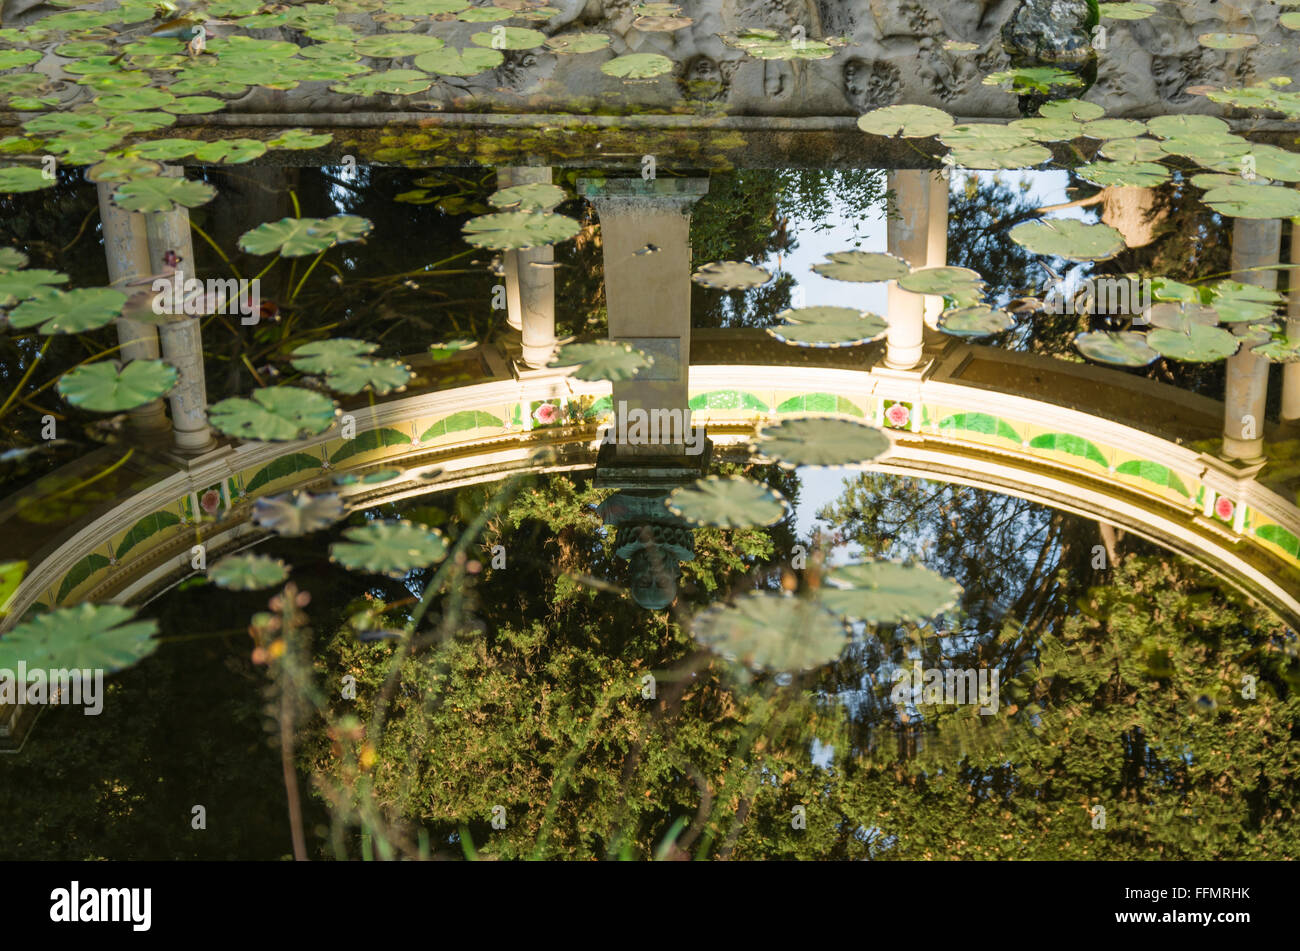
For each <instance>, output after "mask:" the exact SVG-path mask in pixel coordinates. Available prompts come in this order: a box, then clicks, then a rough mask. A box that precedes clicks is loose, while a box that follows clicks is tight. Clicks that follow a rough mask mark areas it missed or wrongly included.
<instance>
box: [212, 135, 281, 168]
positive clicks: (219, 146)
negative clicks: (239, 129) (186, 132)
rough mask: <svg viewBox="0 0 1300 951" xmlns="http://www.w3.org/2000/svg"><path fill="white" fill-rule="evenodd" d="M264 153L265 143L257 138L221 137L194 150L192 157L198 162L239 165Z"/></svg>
mask: <svg viewBox="0 0 1300 951" xmlns="http://www.w3.org/2000/svg"><path fill="white" fill-rule="evenodd" d="M265 154H266V143H265V142H261V141H258V140H257V139H221V140H220V141H217V142H209V143H207V144H206V145H201V146H199V147H198V148H197V149H195V150H194V157H195V158H196V159H198V160H199V161H200V162H214V163H216V164H219V165H240V164H242V163H244V162H251V161H252V160H253V159H255V158H260V157H261V156H263V155H265Z"/></svg>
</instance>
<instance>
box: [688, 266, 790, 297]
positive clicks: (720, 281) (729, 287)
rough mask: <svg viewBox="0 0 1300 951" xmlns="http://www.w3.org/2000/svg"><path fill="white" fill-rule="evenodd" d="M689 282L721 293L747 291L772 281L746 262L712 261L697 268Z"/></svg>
mask: <svg viewBox="0 0 1300 951" xmlns="http://www.w3.org/2000/svg"><path fill="white" fill-rule="evenodd" d="M691 280H693V281H694V282H695V283H696V284H699V285H700V286H701V287H712V288H714V289H716V290H722V291H739V290H747V289H748V288H751V287H760V286H762V285H763V284H766V283H767V282H768V281H770V280H772V275H771V274H769V273H768V272H767V271H766V270H764V269H763V268H761V267H759V266H758V265H757V264H750V263H748V262H746V261H713V262H710V263H709V264H705V265H702V266H701V267H699V268H698V269H697V270H696V271H695V273H694V274H692V275H691Z"/></svg>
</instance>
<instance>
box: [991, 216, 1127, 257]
mask: <svg viewBox="0 0 1300 951" xmlns="http://www.w3.org/2000/svg"><path fill="white" fill-rule="evenodd" d="M1009 234H1010V237H1011V240H1012V241H1014V242H1015V243H1016V244H1018V245H1020V246H1021V247H1023V248H1027V249H1029V250H1030V251H1033V252H1034V253H1035V254H1050V255H1053V256H1055V257H1061V258H1069V259H1070V260H1072V261H1104V260H1106V259H1107V258H1113V257H1114V256H1115V255H1116V254H1119V252H1121V251H1123V250H1124V236H1123V235H1121V234H1120V233H1119V232H1118V231H1117V230H1115V229H1114V228H1112V227H1111V226H1110V225H1102V224H1096V225H1093V224H1088V223H1087V222H1083V221H1079V220H1078V219H1077V218H1048V219H1040V220H1038V221H1026V222H1023V223H1022V224H1018V225H1016V226H1015V227H1014V228H1012V229H1011V231H1010V232H1009Z"/></svg>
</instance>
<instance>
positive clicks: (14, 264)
mask: <svg viewBox="0 0 1300 951" xmlns="http://www.w3.org/2000/svg"><path fill="white" fill-rule="evenodd" d="M26 266H27V255H25V254H23V253H22V252H21V251H19V250H18V249H17V248H0V273H3V272H5V271H16V270H18V268H21V267H26ZM49 273H50V274H53V273H55V272H54V271H50V272H49ZM64 280H67V278H64ZM0 306H3V305H0Z"/></svg>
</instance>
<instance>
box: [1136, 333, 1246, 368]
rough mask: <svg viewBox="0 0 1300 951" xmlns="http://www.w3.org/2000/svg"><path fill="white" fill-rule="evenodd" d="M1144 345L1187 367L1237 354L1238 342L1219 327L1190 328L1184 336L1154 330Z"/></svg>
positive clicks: (1237, 339) (1239, 343)
mask: <svg viewBox="0 0 1300 951" xmlns="http://www.w3.org/2000/svg"><path fill="white" fill-rule="evenodd" d="M1147 343H1148V345H1150V347H1151V349H1152V350H1155V351H1156V352H1157V353H1159V354H1160V355H1161V356H1163V357H1169V358H1170V359H1173V360H1182V361H1185V362H1190V363H1201V362H1206V361H1210V360H1222V359H1224V358H1225V357H1230V356H1232V355H1233V354H1234V353H1236V352H1237V349H1238V348H1239V347H1240V346H1241V340H1240V339H1239V338H1237V337H1234V336H1233V335H1232V334H1231V333H1229V332H1228V331H1226V330H1223V329H1222V328H1220V327H1207V326H1206V325H1204V324H1192V325H1191V326H1190V327H1188V332H1187V333H1178V332H1177V331H1174V330H1153V331H1151V332H1150V333H1149V334H1147Z"/></svg>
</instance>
